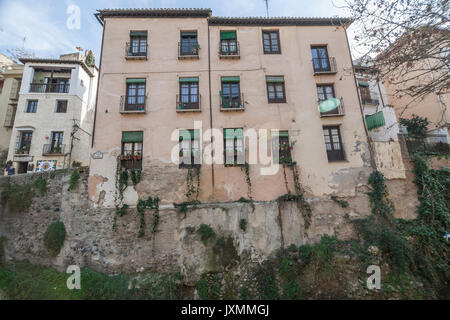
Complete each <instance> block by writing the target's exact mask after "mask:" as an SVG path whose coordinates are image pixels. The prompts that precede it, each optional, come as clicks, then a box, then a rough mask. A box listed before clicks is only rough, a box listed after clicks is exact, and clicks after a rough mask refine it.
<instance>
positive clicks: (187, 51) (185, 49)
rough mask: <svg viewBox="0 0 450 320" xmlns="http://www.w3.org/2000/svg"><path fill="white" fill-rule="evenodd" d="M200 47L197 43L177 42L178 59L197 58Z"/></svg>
mask: <svg viewBox="0 0 450 320" xmlns="http://www.w3.org/2000/svg"><path fill="white" fill-rule="evenodd" d="M199 50H200V46H199V44H198V43H182V42H178V58H179V59H182V58H198V52H199Z"/></svg>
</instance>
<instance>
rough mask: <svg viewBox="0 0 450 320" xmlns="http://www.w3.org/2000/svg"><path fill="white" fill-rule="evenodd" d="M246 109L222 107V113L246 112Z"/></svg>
mask: <svg viewBox="0 0 450 320" xmlns="http://www.w3.org/2000/svg"><path fill="white" fill-rule="evenodd" d="M244 110H245V108H244V107H241V108H224V107H220V111H244Z"/></svg>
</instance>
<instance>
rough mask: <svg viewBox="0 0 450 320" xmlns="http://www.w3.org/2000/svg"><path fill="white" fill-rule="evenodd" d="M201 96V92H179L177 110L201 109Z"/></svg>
mask: <svg viewBox="0 0 450 320" xmlns="http://www.w3.org/2000/svg"><path fill="white" fill-rule="evenodd" d="M200 109H201V96H200V94H177V105H176V110H177V112H182V111H200Z"/></svg>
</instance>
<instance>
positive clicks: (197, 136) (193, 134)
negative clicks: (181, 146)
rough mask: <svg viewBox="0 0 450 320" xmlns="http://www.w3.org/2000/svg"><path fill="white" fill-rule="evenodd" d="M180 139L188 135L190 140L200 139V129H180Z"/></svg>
mask: <svg viewBox="0 0 450 320" xmlns="http://www.w3.org/2000/svg"><path fill="white" fill-rule="evenodd" d="M179 135H180V141H182V140H183V137H185V136H187V137H189V139H190V140H200V130H198V129H195V130H194V129H188V130H184V129H183V130H180V132H179Z"/></svg>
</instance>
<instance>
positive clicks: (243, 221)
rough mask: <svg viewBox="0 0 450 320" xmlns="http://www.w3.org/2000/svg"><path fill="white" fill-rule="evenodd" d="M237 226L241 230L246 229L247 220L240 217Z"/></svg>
mask: <svg viewBox="0 0 450 320" xmlns="http://www.w3.org/2000/svg"><path fill="white" fill-rule="evenodd" d="M239 227H240V228H241V230H242V231H244V232H245V231H247V220H245V219H241V221H239Z"/></svg>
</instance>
